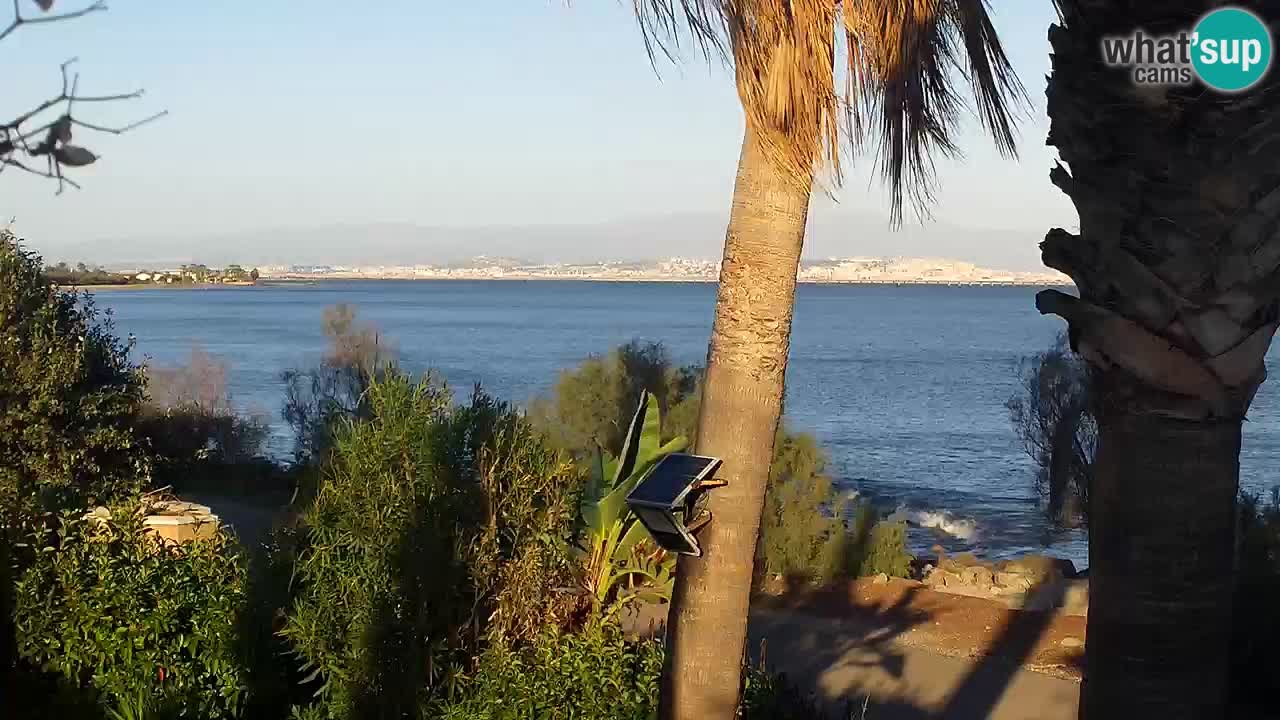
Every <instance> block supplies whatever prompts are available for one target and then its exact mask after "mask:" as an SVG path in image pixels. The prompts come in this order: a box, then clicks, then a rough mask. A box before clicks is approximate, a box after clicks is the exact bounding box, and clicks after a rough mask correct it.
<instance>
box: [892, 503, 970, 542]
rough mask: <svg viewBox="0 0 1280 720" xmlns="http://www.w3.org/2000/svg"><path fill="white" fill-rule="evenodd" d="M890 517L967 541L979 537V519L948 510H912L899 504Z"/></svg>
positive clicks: (895, 520) (893, 520)
mask: <svg viewBox="0 0 1280 720" xmlns="http://www.w3.org/2000/svg"><path fill="white" fill-rule="evenodd" d="M888 519H889V520H890V521H892V522H905V523H908V524H910V525H915V526H917V527H922V528H930V529H933V530H937V531H938V532H941V533H945V534H947V535H950V536H951V537H953V538H957V539H959V540H964V541H965V542H974V541H975V540H977V539H978V521H977V520H974V519H973V518H962V517H957V516H956V515H953V514H952V513H950V512H948V511H946V510H912V509H910V508H908V507H907V506H906V505H899V506H898V508H897V509H896V510H894V511H893V514H892V515H890V516H889V518H888Z"/></svg>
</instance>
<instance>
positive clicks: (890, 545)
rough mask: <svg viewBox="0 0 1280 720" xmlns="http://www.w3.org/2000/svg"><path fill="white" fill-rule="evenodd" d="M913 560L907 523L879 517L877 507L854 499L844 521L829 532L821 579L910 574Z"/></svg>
mask: <svg viewBox="0 0 1280 720" xmlns="http://www.w3.org/2000/svg"><path fill="white" fill-rule="evenodd" d="M911 560H912V556H911V553H909V552H907V525H906V523H903V522H890V521H888V520H878V519H877V518H876V512H875V509H874V508H872V507H871V506H870V505H869V504H868V503H866V502H865V501H857V500H854V501H850V502H849V503H847V504H846V505H845V510H844V511H843V513H842V514H841V521H840V522H839V523H838V524H837V526H836V528H835V531H834V532H832V533H831V534H830V535H828V536H827V542H826V545H825V546H824V548H823V554H822V559H821V565H820V567H821V569H822V575H820V576H819V577H818V580H820V581H824V582H825V581H830V580H834V579H838V578H850V577H855V578H857V577H868V576H871V575H878V574H880V573H884V574H885V575H888V576H890V577H904V578H905V577H910V576H911Z"/></svg>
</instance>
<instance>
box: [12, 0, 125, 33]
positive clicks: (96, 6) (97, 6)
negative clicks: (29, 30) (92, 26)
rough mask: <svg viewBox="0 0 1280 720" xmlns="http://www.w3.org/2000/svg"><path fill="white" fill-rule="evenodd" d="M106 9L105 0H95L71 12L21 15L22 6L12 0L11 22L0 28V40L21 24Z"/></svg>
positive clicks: (81, 15) (79, 15) (65, 18)
mask: <svg viewBox="0 0 1280 720" xmlns="http://www.w3.org/2000/svg"><path fill="white" fill-rule="evenodd" d="M106 9H107V3H106V2H105V0H96V2H94V3H93V4H92V5H89V6H88V7H84V8H81V9H79V10H73V11H71V12H66V13H61V14H59V15H40V16H37V17H23V16H22V8H21V7H19V0H13V22H11V23H9V26H8V27H6V28H5V29H4V30H0V40H4V39H5V38H7V37H9V35H10V34H11V33H12V32H13V31H14V30H17V29H18V28H20V27H22V26H23V25H39V24H41V23H52V22H58V21H60V20H72V19H74V18H78V17H83V16H85V15H88V14H89V13H94V12H101V11H103V10H106Z"/></svg>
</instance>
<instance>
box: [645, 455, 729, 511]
mask: <svg viewBox="0 0 1280 720" xmlns="http://www.w3.org/2000/svg"><path fill="white" fill-rule="evenodd" d="M719 463H720V461H719V460H717V459H716V458H709V457H702V456H700V455H686V454H684V453H675V454H672V455H668V456H666V457H665V458H663V459H662V461H661V462H659V463H658V464H657V466H655V467H654V468H653V470H652V471H650V473H649V474H648V475H647V476H645V478H644V480H641V481H640V484H639V485H637V486H636V489H635V490H632V491H631V494H630V495H628V496H627V502H629V503H630V502H639V503H645V504H648V505H662V506H664V507H672V506H674V505H675V504H676V503H677V502H679V501H680V500H681V499H682V498H683V496H684V495H685V493H686V492H688V490H689V488H690V487H691V486H692V485H693V484H694V483H696V482H697V481H698V480H699V479H700V478H701V477H702V476H703V475H704V474H709V473H708V471H709V470H711V469H713V468H714V467H715V466H716V465H718V464H719Z"/></svg>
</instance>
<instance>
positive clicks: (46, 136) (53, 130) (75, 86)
mask: <svg viewBox="0 0 1280 720" xmlns="http://www.w3.org/2000/svg"><path fill="white" fill-rule="evenodd" d="M18 3H19V0H14V17H15V18H17V19H16V20H15V22H14V23H13V24H11V25H10V26H9V27H8V28H7V29H6V30H4V31H3V32H0V39H3V38H4V37H5V36H6V35H8V34H9V33H10V32H12V31H13V29H14V28H16V27H18V26H20V25H22V24H25V23H29V22H47V21H52V20H66V19H70V18H73V17H78V16H80V15H85V14H87V13H90V12H95V11H98V10H106V4H105V2H103V0H98V1H97V2H95V3H94V4H93V5H91V6H89V7H87V8H85V9H83V10H80V11H76V12H75V13H64V14H62V15H55V16H49V17H47V18H35V19H31V18H22V16H21V14H20V13H19V5H18ZM37 4H39V5H40V7H41V8H43V9H46V10H47V9H48V7H50V6H51V5H52V0H49V1H48V2H39V0H37ZM77 60H78V58H71V59H70V60H67V61H66V62H64V63H62V64H61V66H59V71H60V73H61V76H62V90H61V92H59V93H58V95H57V96H56V97H52V98H49V99H48V100H45V101H44V102H41V103H40V104H38V105H36V106H35V107H34V108H32V109H31V110H29V111H27V112H25V113H22V114H21V115H18V116H17V117H15V118H14V119H13V120H10V121H8V122H7V123H3V124H0V170H3V169H4V168H6V167H16V168H18V169H20V170H23V171H25V172H27V173H30V174H32V175H38V176H40V177H46V178H50V179H54V180H57V181H58V194H62V192H63V191H64V190H65V186H66V185H71V186H72V187H74V188H76V189H79V188H80V185H79V184H77V183H76V182H75V181H73V180H71V179H69V178H67V177H66V176H65V175H64V174H63V169H64V166H66V167H80V166H84V165H88V164H91V163H93V162H95V161H96V160H97V159H98V158H97V156H96V155H95V154H94V153H92V152H89V151H88V150H86V149H85V148H83V147H77V146H73V145H72V144H71V140H72V134H73V133H72V127H73V126H79V127H82V128H85V129H88V130H94V131H97V132H104V133H110V134H113V135H121V134H123V133H126V132H129V131H130V130H133V129H135V128H137V127H140V126H142V125H145V124H147V123H149V122H152V121H154V120H157V119H159V118H161V117H164V116H165V115H168V114H169V111H168V110H163V111H161V112H158V113H155V114H153V115H149V116H147V117H145V118H142V119H141V120H137V121H134V122H131V123H128V124H126V125H121V126H115V127H112V126H107V125H102V124H98V123H93V122H88V121H85V120H81V119H79V118H77V117H75V116H74V115H73V114H72V111H73V110H74V109H75V105H76V103H77V102H80V103H107V102H117V101H125V100H136V99H138V98H140V97H142V95H143V91H142V90H135V91H133V92H129V93H118V94H114V95H81V94H80V92H79V89H80V73H78V72H77V73H71V72H69V71H68V68H70V66H71V65H73V64H74V63H76V62H77ZM64 103H65V107H62V108H61V112H60V113H59V115H58V117H57V118H56V119H54V120H51V121H49V122H43V123H42V124H40V125H39V126H37V127H34V128H30V127H24V126H25V125H26V123H29V122H31V121H32V120H33V119H35V118H36V117H38V116H40V115H41V114H42V113H45V112H47V111H50V110H53V109H55V108H58V107H59V106H60V105H63V104H64ZM19 152H21V153H25V154H26V155H27V156H28V157H30V158H32V159H34V158H38V157H44V158H45V162H46V163H47V165H48V168H49V169H48V170H47V171H40V170H37V169H35V168H33V167H31V166H30V165H28V164H26V163H23V162H22V161H20V160H18V159H17V158H16V157H15V154H17V153H19Z"/></svg>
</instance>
